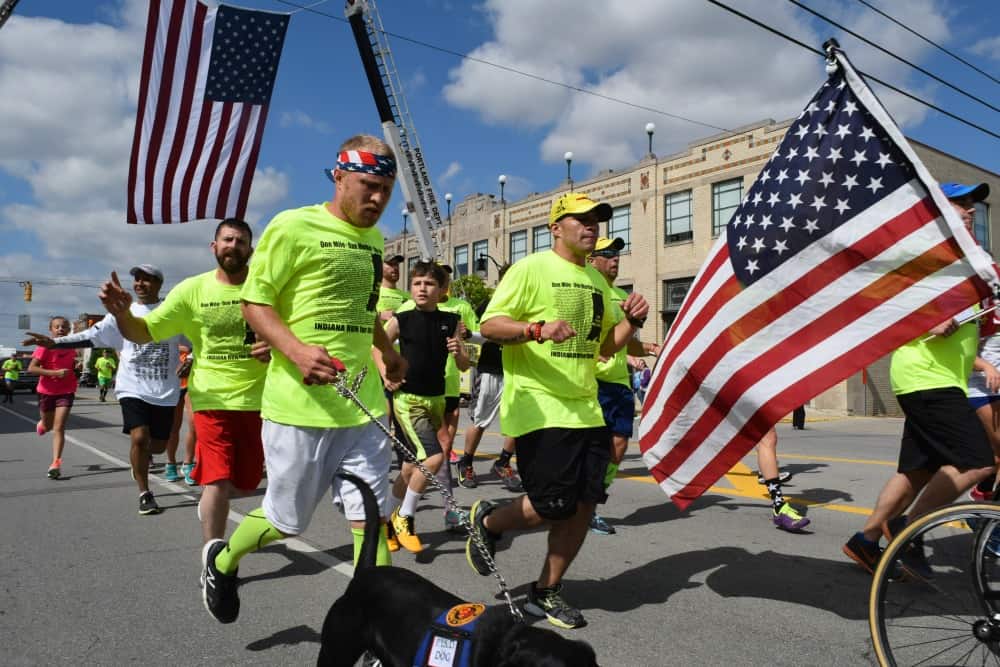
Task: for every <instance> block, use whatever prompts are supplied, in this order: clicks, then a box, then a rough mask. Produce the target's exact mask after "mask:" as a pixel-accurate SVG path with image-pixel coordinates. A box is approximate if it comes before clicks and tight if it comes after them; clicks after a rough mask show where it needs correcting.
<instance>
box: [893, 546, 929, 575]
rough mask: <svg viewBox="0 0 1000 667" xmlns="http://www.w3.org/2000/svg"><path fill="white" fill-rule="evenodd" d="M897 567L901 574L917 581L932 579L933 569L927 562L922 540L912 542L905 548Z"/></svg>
mask: <svg viewBox="0 0 1000 667" xmlns="http://www.w3.org/2000/svg"><path fill="white" fill-rule="evenodd" d="M899 566H900V568H901V569H902V570H903V572H905V573H906V574H907V575H908V576H909V577H911V578H913V579H916V580H917V581H931V580H932V579H934V569H933V568H932V567H931V564H930V563H929V562H927V554H926V553H925V552H924V542H923V540H913V541H912V542H910V543H909V544H907V545H906V546H905V548H904V549H903V550H902V553H901V554H900V556H899Z"/></svg>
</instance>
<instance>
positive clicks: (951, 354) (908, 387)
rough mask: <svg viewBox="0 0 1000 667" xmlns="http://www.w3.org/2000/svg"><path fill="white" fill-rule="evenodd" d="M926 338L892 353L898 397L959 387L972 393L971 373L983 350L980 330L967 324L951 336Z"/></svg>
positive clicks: (892, 377) (891, 368)
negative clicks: (978, 353)
mask: <svg viewBox="0 0 1000 667" xmlns="http://www.w3.org/2000/svg"><path fill="white" fill-rule="evenodd" d="M926 337H927V335H926V334H922V335H921V336H920V337H919V338H915V339H914V340H911V341H910V342H909V343H906V344H905V345H903V346H901V347H900V348H899V349H897V350H896V351H895V352H893V353H892V361H891V362H890V364H889V379H890V380H891V382H892V391H893V393H894V394H896V395H899V394H909V393H911V392H914V391H923V390H925V389H944V388H947V387H958V388H960V389H961V390H962V391H964V392H966V393H968V390H969V373H971V372H972V364H973V363H974V362H975V361H976V354H977V352H978V349H979V327H978V325H977V324H976V322H967V323H966V324H963V325H962V326H960V327H959V328H958V331H956V332H955V333H953V334H952V335H950V336H934V337H933V338H931V339H930V340H928V341H926V342H925V341H924V339H925V338H926Z"/></svg>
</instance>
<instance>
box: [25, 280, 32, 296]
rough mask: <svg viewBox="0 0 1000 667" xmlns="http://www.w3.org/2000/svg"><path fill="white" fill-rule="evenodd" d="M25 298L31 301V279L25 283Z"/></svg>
mask: <svg viewBox="0 0 1000 667" xmlns="http://www.w3.org/2000/svg"><path fill="white" fill-rule="evenodd" d="M24 300H25V301H31V281H30V280H29V281H28V282H26V283H24Z"/></svg>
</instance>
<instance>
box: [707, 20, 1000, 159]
mask: <svg viewBox="0 0 1000 667" xmlns="http://www.w3.org/2000/svg"><path fill="white" fill-rule="evenodd" d="M707 2H710V3H712V4H713V5H715V6H717V7H720V8H722V9H725V10H726V11H727V12H730V13H732V14H735V15H736V16H739V17H740V18H741V19H744V20H746V21H749V22H750V23H753V24H754V25H756V26H758V27H760V28H763V29H764V30H767V31H768V32H771V33H774V34H775V35H777V36H778V37H781V38H782V39H787V40H788V41H789V42H792V43H793V44H798V45H799V46H801V47H802V48H804V49H805V50H807V51H811V52H813V53H815V54H816V55H818V56H821V57H822V58H826V54H825V53H823V52H822V51H820V50H819V49H816V48H814V47H812V46H809V45H808V44H806V43H805V42H802V41H800V40H797V39H795V38H794V37H791V36H789V35H786V34H785V33H783V32H781V31H780V30H778V29H776V28H772V27H771V26H769V25H767V24H765V23H762V22H761V21H758V20H757V19H755V18H753V17H752V16H748V15H747V14H744V13H743V12H741V11H739V10H736V9H734V8H732V7H730V6H729V5H727V4H725V3H723V2H719V0H707ZM858 74H861V75H862V76H864V77H865V78H867V79H869V80H871V81H874V82H875V83H878V84H881V85H883V86H885V87H886V88H888V89H889V90H892V91H894V92H897V93H899V94H900V95H903V96H904V97H907V98H909V99H911V100H913V101H914V102H919V103H920V104H923V105H924V106H925V107H927V108H929V109H933V110H934V111H937V112H938V113H941V114H944V115H945V116H948V117H949V118H952V119H954V120H957V121H958V122H960V123H963V124H964V125H968V126H969V127H971V128H975V129H977V130H979V131H980V132H982V133H983V134H988V135H989V136H991V137H993V138H994V139H1000V134H997V133H996V132H993V131H992V130H988V129H986V128H985V127H983V126H981V125H977V124H976V123H973V122H972V121H969V120H966V119H965V118H962V117H961V116H958V115H956V114H953V113H952V112H950V111H946V110H944V109H942V108H941V107H939V106H937V105H935V104H931V103H930V102H928V101H926V100H922V99H920V98H919V97H917V96H916V95H913V94H911V93H908V92H906V91H905V90H902V89H901V88H897V87H896V86H894V85H892V84H890V83H887V82H885V81H883V80H882V79H879V78H878V77H875V76H872V75H871V74H868V73H867V72H862V71H861V70H858Z"/></svg>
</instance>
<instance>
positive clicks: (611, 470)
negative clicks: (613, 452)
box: [604, 463, 618, 491]
mask: <svg viewBox="0 0 1000 667" xmlns="http://www.w3.org/2000/svg"><path fill="white" fill-rule="evenodd" d="M616 475H618V464H617V463H608V469H607V471H606V472H605V473H604V490H605V491H607V489H608V487H609V486H611V482H613V481H615V476H616Z"/></svg>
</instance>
